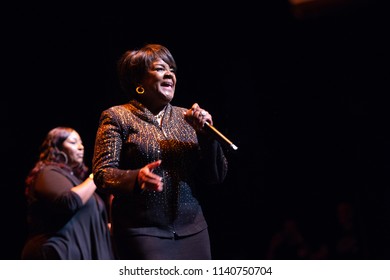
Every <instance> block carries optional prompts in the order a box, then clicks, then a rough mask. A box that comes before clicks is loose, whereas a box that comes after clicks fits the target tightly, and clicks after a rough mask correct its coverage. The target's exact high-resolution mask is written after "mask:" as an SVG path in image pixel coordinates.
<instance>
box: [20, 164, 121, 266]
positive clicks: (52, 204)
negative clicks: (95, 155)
mask: <svg viewBox="0 0 390 280" xmlns="http://www.w3.org/2000/svg"><path fill="white" fill-rule="evenodd" d="M80 183H81V181H80V180H79V179H78V178H76V177H75V176H74V175H73V174H72V173H71V172H69V171H66V170H63V169H61V168H59V167H57V166H46V167H44V168H43V169H42V170H41V171H40V172H39V174H38V175H37V177H36V181H35V184H34V187H33V189H32V190H31V191H30V193H29V197H28V200H29V205H28V226H29V237H28V240H27V242H26V244H25V246H24V249H23V252H22V259H66V260H98V259H101V260H108V259H114V256H113V253H112V252H113V251H112V247H111V240H110V232H109V229H108V226H107V225H108V219H107V212H106V209H105V204H104V202H103V200H102V199H101V198H100V197H99V195H98V194H96V193H94V194H93V195H92V197H91V198H90V199H89V200H88V201H87V203H86V204H85V205H83V204H82V201H81V198H80V197H79V196H78V195H77V194H76V193H75V192H73V191H71V190H70V189H71V188H72V187H74V186H76V185H79V184H80Z"/></svg>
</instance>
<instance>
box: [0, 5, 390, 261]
mask: <svg viewBox="0 0 390 280" xmlns="http://www.w3.org/2000/svg"><path fill="white" fill-rule="evenodd" d="M261 2H263V1H261ZM268 2H270V3H256V4H255V3H253V4H250V5H249V4H246V5H245V4H244V3H242V5H239V6H237V5H236V4H234V5H233V4H224V5H223V6H219V7H215V8H211V7H208V6H207V5H206V4H201V3H198V2H197V3H187V2H183V4H179V5H180V6H172V4H171V3H167V5H166V6H163V7H161V5H162V3H160V4H159V6H158V7H157V6H155V5H154V4H152V3H149V4H148V6H146V7H143V6H141V5H134V6H131V5H128V6H124V7H112V6H97V5H95V4H94V6H90V7H86V6H78V7H71V6H66V5H65V4H64V6H61V5H60V4H56V3H53V4H51V5H49V6H43V5H37V4H36V3H34V4H18V5H15V6H12V7H7V9H6V11H4V13H5V14H6V16H5V18H4V19H3V20H4V21H5V22H4V23H3V24H2V27H3V28H4V29H5V30H4V32H3V35H2V36H3V39H2V42H3V43H2V44H3V46H2V48H3V52H2V54H3V60H4V62H5V63H4V64H3V65H4V66H5V69H4V70H5V72H4V71H3V74H2V76H3V78H4V84H5V85H6V87H5V89H4V90H3V95H2V96H3V97H2V99H3V102H2V104H3V112H4V114H3V118H2V132H1V133H2V135H1V139H2V143H3V145H2V147H3V148H2V159H3V160H2V162H3V164H2V166H3V167H2V171H3V172H2V189H3V194H4V195H3V197H2V202H1V205H2V214H3V217H4V218H3V219H2V230H1V231H2V235H4V237H3V238H2V241H3V242H4V245H3V246H2V250H1V258H2V259H18V258H19V254H20V249H21V247H22V245H23V242H24V238H25V234H26V225H25V201H24V197H23V187H24V178H25V177H26V175H27V172H28V171H29V169H30V168H31V167H32V165H33V163H34V162H35V160H36V159H37V153H38V147H39V145H40V143H41V141H42V139H43V137H44V136H45V134H46V133H47V132H48V131H49V130H50V129H51V128H53V127H55V126H59V125H66V126H72V127H74V128H76V130H78V131H79V133H80V134H81V137H82V138H83V140H84V144H85V148H86V160H87V163H88V165H89V166H90V165H91V158H92V154H93V145H94V139H95V133H96V129H97V122H98V118H99V115H100V113H101V111H102V110H103V109H106V108H108V107H110V106H112V105H116V104H120V103H124V102H127V96H125V95H124V94H123V93H122V92H121V91H120V89H119V87H118V81H117V78H116V70H115V63H116V61H117V59H118V58H119V56H120V55H121V54H122V53H123V52H124V51H125V50H127V49H132V48H137V47H140V46H141V45H143V44H144V43H161V44H164V45H166V46H167V47H168V48H169V49H170V50H171V51H172V53H173V55H174V56H175V58H176V60H177V63H178V85H177V91H176V96H175V99H174V104H176V105H180V106H185V107H190V106H191V105H192V104H193V103H194V102H198V103H199V104H200V105H201V106H202V107H204V108H207V110H208V111H210V112H211V113H212V114H213V119H214V122H215V126H216V127H217V128H218V129H219V130H221V132H223V133H224V134H225V135H226V136H228V137H229V138H230V139H231V140H232V141H233V142H234V143H235V144H236V145H237V146H238V147H239V149H238V151H236V152H228V154H227V155H228V158H229V164H230V171H229V175H228V178H227V180H226V182H225V183H224V184H223V185H221V186H219V187H216V188H212V189H210V190H209V191H208V192H205V193H202V196H201V197H200V199H201V201H202V204H203V206H204V211H205V214H206V216H207V220H208V222H209V225H210V234H211V239H212V247H213V248H212V249H213V255H214V258H215V259H266V258H270V259H278V258H284V259H318V258H324V259H340V258H348V259H349V258H363V259H378V258H379V259H380V258H389V253H388V252H389V249H390V248H389V247H390V246H389V244H390V242H389V240H388V239H389V236H390V235H389V230H388V224H389V221H390V215H389V213H388V211H389V209H388V207H389V204H390V201H389V196H388V192H389V191H388V189H389V183H388V177H389V164H390V162H389V159H390V149H389V142H390V134H389V129H388V121H389V110H388V105H389V101H390V98H389V97H388V93H389V85H388V84H389V71H388V65H389V44H388V43H387V41H388V40H387V39H388V38H386V37H387V34H388V32H387V27H386V26H388V16H387V15H386V13H385V12H384V11H385V9H384V5H382V3H380V2H379V1H377V2H376V1H368V2H369V3H368V2H367V3H364V4H362V5H356V6H353V8H352V7H351V8H348V7H347V8H343V9H338V10H337V11H335V12H327V13H324V14H323V15H316V16H315V17H310V16H309V17H307V18H305V17H304V18H298V17H296V15H295V16H294V14H293V13H292V10H291V6H290V5H289V2H287V1H283V0H272V1H268ZM361 2H364V1H361ZM175 5H176V4H175ZM4 110H5V111H4Z"/></svg>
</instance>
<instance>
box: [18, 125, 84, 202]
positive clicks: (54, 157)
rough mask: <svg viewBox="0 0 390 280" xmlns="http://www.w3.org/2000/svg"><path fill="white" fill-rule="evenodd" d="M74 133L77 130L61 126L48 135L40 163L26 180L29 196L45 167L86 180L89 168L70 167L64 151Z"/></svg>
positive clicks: (40, 152) (40, 151) (43, 145)
mask: <svg viewBox="0 0 390 280" xmlns="http://www.w3.org/2000/svg"><path fill="white" fill-rule="evenodd" d="M73 131H75V130H74V129H73V128H71V127H62V126H59V127H55V128H53V129H52V130H50V131H49V133H48V134H47V135H46V137H45V139H44V140H43V142H42V144H41V146H40V149H39V158H38V161H37V162H36V163H35V165H34V167H33V168H32V169H31V170H30V172H29V174H28V176H27V178H26V180H25V183H26V189H25V193H26V195H28V194H29V191H30V190H31V188H32V187H33V185H34V182H35V178H36V177H37V175H38V173H39V172H40V171H41V170H42V168H43V167H45V166H48V165H54V166H58V167H60V168H62V169H65V170H68V171H69V172H73V174H74V175H75V176H76V177H77V178H79V179H81V180H84V179H85V178H86V176H87V173H88V169H89V168H88V167H87V166H86V165H85V163H84V162H82V163H81V164H80V165H78V166H77V167H73V168H72V167H71V166H69V165H68V156H67V155H66V153H65V152H64V151H63V143H64V141H65V140H66V139H67V138H68V137H69V135H70V134H71V133H72V132H73Z"/></svg>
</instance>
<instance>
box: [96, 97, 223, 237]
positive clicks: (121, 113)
mask: <svg viewBox="0 0 390 280" xmlns="http://www.w3.org/2000/svg"><path fill="white" fill-rule="evenodd" d="M186 110H187V109H185V108H181V107H177V106H172V105H170V104H168V105H167V107H166V109H165V114H164V116H163V119H162V124H161V126H160V125H159V123H158V122H157V120H156V118H155V117H154V115H153V114H152V113H151V112H150V111H149V110H148V109H146V108H145V107H143V106H142V104H140V103H138V102H137V101H134V100H133V101H131V102H130V103H128V104H123V105H118V106H114V107H111V108H109V109H107V110H105V111H104V112H102V114H101V118H100V123H99V128H98V132H97V136H96V143H95V154H94V159H93V171H94V174H95V182H96V184H97V186H98V188H101V189H102V190H106V191H108V192H109V193H113V194H114V199H113V202H112V224H113V231H114V235H115V234H116V232H121V233H123V232H126V234H130V235H137V234H143V235H152V236H159V237H173V236H174V235H175V234H176V235H177V236H186V235H191V234H194V233H197V232H199V231H201V230H203V229H205V228H207V223H206V221H205V218H204V216H203V213H202V209H201V206H200V205H199V202H198V199H197V196H196V194H197V193H196V186H197V184H198V183H200V182H202V183H203V185H212V184H219V183H222V182H223V180H224V178H225V176H226V173H227V160H226V157H225V155H224V153H223V149H222V147H221V146H220V144H219V143H218V142H217V141H215V140H212V139H206V138H201V137H199V138H198V136H197V134H196V132H195V130H194V129H193V128H192V127H191V126H190V125H189V124H188V123H187V122H186V121H185V120H184V112H185V111H186ZM159 159H161V160H162V163H161V165H160V166H159V167H158V168H156V169H155V170H154V172H155V173H157V174H159V175H160V176H162V177H163V183H164V187H163V191H162V192H153V191H141V190H140V188H139V186H138V185H137V174H138V171H139V169H140V168H142V167H143V166H145V165H146V164H148V163H151V162H153V161H156V160H159ZM134 184H135V188H134V189H133V188H132V186H133V185H134Z"/></svg>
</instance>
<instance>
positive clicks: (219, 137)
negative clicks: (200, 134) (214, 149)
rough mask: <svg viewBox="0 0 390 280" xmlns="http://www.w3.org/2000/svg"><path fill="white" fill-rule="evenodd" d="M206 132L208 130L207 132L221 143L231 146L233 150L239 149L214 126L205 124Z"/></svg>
mask: <svg viewBox="0 0 390 280" xmlns="http://www.w3.org/2000/svg"><path fill="white" fill-rule="evenodd" d="M203 128H204V129H205V130H207V132H209V133H211V134H212V135H213V136H215V137H216V138H217V140H219V141H220V142H222V143H224V144H227V145H228V146H230V147H231V148H232V149H233V150H237V149H238V147H237V146H236V145H234V144H233V142H232V141H230V140H229V139H227V138H226V137H225V136H224V135H223V134H222V133H221V132H219V131H218V129H216V128H215V127H214V126H212V125H211V124H209V123H208V122H205V124H204V127H203Z"/></svg>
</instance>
